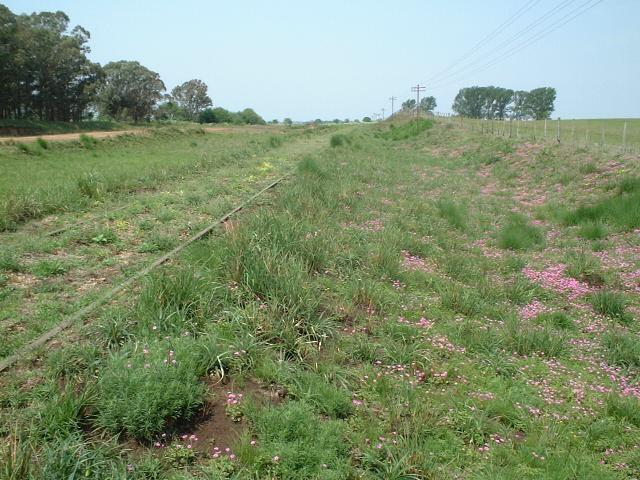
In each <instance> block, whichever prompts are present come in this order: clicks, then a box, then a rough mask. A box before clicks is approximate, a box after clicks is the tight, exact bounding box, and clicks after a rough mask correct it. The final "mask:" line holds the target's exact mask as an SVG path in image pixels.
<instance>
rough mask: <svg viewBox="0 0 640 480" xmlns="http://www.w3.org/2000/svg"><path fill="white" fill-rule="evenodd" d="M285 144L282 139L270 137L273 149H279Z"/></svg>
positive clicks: (270, 144)
mask: <svg viewBox="0 0 640 480" xmlns="http://www.w3.org/2000/svg"><path fill="white" fill-rule="evenodd" d="M283 143H284V140H283V139H282V137H278V136H276V135H272V136H270V137H269V146H270V147H271V148H278V147H280V146H281V145H282V144H283Z"/></svg>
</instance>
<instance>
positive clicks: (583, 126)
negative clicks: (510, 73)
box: [464, 118, 640, 152]
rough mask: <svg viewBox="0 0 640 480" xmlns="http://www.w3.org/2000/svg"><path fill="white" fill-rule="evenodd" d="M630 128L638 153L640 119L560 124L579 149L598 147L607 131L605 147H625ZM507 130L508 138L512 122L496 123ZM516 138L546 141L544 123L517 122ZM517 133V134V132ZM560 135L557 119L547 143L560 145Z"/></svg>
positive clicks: (632, 144)
mask: <svg viewBox="0 0 640 480" xmlns="http://www.w3.org/2000/svg"><path fill="white" fill-rule="evenodd" d="M464 121H465V122H467V123H468V124H473V125H474V126H476V128H477V129H478V130H480V129H481V128H482V127H481V125H480V123H481V122H480V121H479V120H469V119H465V120H464ZM483 123H484V128H485V129H487V130H490V129H491V122H490V121H487V120H485V121H484V122H483ZM625 123H626V124H627V134H626V143H627V147H629V148H632V149H633V150H634V151H635V152H637V151H638V148H640V119H638V118H626V119H625V118H602V119H600V118H597V119H584V120H570V119H562V120H561V121H560V138H561V141H562V142H564V143H566V144H571V145H573V144H575V145H578V146H584V145H585V144H586V145H588V146H594V145H598V144H599V143H600V141H601V138H602V133H603V131H604V143H605V145H610V146H621V145H622V132H623V127H624V124H625ZM503 128H504V130H505V132H506V134H507V135H508V133H509V123H508V122H504V123H502V122H494V129H495V130H498V129H500V130H502V129H503ZM511 129H512V132H511V133H512V135H513V137H515V136H516V133H519V135H520V138H521V139H527V140H533V138H534V136H535V138H536V140H538V141H540V140H542V139H544V120H538V121H523V122H519V126H518V125H517V124H516V122H513V124H512V125H511ZM516 131H517V132H516ZM556 135H557V119H556V118H554V119H550V120H547V140H549V141H556Z"/></svg>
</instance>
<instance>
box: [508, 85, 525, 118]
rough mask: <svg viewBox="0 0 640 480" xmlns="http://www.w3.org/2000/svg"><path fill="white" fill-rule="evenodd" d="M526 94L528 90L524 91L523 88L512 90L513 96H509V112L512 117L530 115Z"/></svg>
mask: <svg viewBox="0 0 640 480" xmlns="http://www.w3.org/2000/svg"><path fill="white" fill-rule="evenodd" d="M528 96H529V92H526V91H524V90H516V91H515V92H513V97H512V98H511V106H510V108H509V112H510V114H511V116H512V117H513V118H515V119H517V120H520V119H522V118H526V117H528V116H529V115H530V112H529V111H528V108H527V97H528Z"/></svg>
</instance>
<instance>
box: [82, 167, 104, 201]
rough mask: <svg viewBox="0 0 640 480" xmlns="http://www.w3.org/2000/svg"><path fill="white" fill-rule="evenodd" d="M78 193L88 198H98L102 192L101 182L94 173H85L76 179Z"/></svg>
mask: <svg viewBox="0 0 640 480" xmlns="http://www.w3.org/2000/svg"><path fill="white" fill-rule="evenodd" d="M76 184H77V185H78V190H80V194H81V195H83V196H85V197H88V198H98V197H99V196H100V194H101V193H102V182H101V180H100V177H99V176H98V175H96V174H95V173H86V174H84V175H82V176H80V177H78V179H77V180H76Z"/></svg>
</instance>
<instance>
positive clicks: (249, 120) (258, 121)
mask: <svg viewBox="0 0 640 480" xmlns="http://www.w3.org/2000/svg"><path fill="white" fill-rule="evenodd" d="M238 119H239V123H246V124H249V125H265V124H266V123H267V122H265V121H264V119H263V118H262V117H261V116H260V115H258V114H257V113H256V112H255V111H254V110H253V109H252V108H245V109H244V110H242V111H241V112H238Z"/></svg>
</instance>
